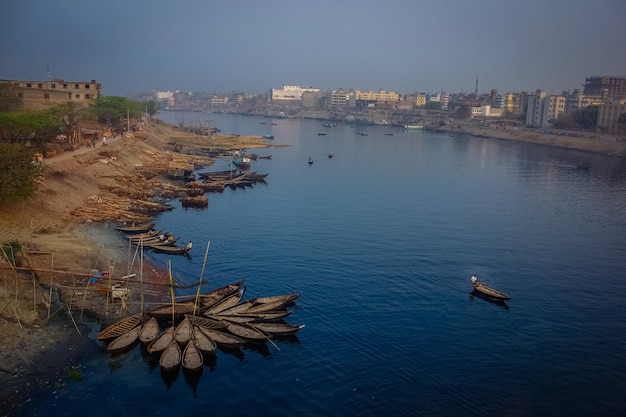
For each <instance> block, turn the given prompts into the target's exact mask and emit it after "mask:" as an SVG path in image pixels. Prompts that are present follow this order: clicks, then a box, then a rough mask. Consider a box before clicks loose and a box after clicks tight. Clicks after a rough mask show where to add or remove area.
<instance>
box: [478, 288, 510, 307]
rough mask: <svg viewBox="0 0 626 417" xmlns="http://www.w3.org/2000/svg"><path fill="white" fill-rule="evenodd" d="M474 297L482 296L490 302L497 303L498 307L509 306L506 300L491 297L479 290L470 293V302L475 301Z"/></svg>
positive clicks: (481, 297)
mask: <svg viewBox="0 0 626 417" xmlns="http://www.w3.org/2000/svg"><path fill="white" fill-rule="evenodd" d="M474 298H480V299H481V300H483V301H486V302H488V303H490V304H494V305H497V306H498V307H502V308H503V309H504V310H508V309H509V306H508V305H507V304H506V303H505V302H504V300H499V299H497V298H493V297H489V296H488V295H485V294H483V293H481V292H479V291H476V290H473V291H472V292H471V293H470V302H473V301H474Z"/></svg>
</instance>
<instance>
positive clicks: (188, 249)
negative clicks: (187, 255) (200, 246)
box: [185, 240, 193, 252]
mask: <svg viewBox="0 0 626 417" xmlns="http://www.w3.org/2000/svg"><path fill="white" fill-rule="evenodd" d="M192 246H193V245H192V244H191V240H190V241H189V243H187V246H185V252H189V251H190V250H191V247H192Z"/></svg>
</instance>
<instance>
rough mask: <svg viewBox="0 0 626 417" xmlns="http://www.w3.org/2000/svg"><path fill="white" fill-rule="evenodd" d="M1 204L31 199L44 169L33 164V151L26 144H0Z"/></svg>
mask: <svg viewBox="0 0 626 417" xmlns="http://www.w3.org/2000/svg"><path fill="white" fill-rule="evenodd" d="M0 165H1V166H2V169H0V202H3V203H6V202H15V201H19V200H24V199H26V198H28V197H30V196H31V195H32V194H33V193H34V192H35V190H36V189H37V184H36V180H37V178H38V177H39V176H40V175H41V174H42V172H43V167H41V166H40V165H38V164H34V163H33V150H32V148H29V147H27V146H26V145H25V144H24V143H0Z"/></svg>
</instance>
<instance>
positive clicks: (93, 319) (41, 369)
mask: <svg viewBox="0 0 626 417" xmlns="http://www.w3.org/2000/svg"><path fill="white" fill-rule="evenodd" d="M449 129H450V133H451V134H454V133H455V132H465V133H470V134H475V135H480V136H486V137H494V138H501V139H507V140H517V141H527V142H532V143H537V144H541V145H546V146H558V147H562V148H570V149H579V150H584V151H590V152H598V153H603V154H611V155H615V156H620V157H624V156H626V143H625V142H617V141H614V142H613V141H606V140H601V139H590V138H579V137H569V136H557V135H542V134H538V133H535V132H528V131H523V130H507V129H500V128H498V129H495V128H487V127H483V126H481V125H478V124H475V123H472V122H466V123H462V124H455V125H454V126H452V127H449ZM176 143H184V144H187V145H189V146H200V145H201V146H204V147H221V148H259V147H265V146H267V143H266V142H265V141H264V140H263V139H262V138H254V137H234V136H219V137H214V138H211V139H209V138H207V137H199V136H196V135H193V134H188V133H185V132H181V131H178V130H177V129H175V128H174V127H172V126H170V125H166V124H165V123H162V122H159V121H153V122H151V123H150V124H149V125H147V126H145V127H144V129H143V131H142V132H141V133H140V134H138V135H137V136H136V137H118V138H116V139H113V140H109V142H108V144H107V145H106V146H103V145H102V144H101V143H98V144H97V146H96V148H91V147H84V148H80V149H77V150H76V151H74V152H67V153H63V154H60V155H57V156H54V157H51V158H48V159H46V160H45V161H44V163H45V164H46V165H47V167H48V175H47V176H46V178H45V179H43V180H42V181H41V183H40V184H39V188H38V191H37V193H36V195H35V196H34V197H33V198H32V199H30V200H29V201H26V202H23V203H20V204H16V205H8V206H0V211H1V213H2V216H0V242H1V243H7V242H12V241H17V242H19V243H20V244H21V245H22V252H21V253H19V254H17V258H19V265H20V266H22V267H24V268H25V269H28V268H30V269H32V270H35V271H37V272H36V274H32V273H31V272H27V271H14V270H12V269H11V266H10V265H9V263H8V262H6V260H5V259H3V260H2V261H0V363H1V365H0V395H1V397H2V402H1V408H0V415H7V414H9V413H10V411H11V410H12V409H14V407H15V406H16V405H17V404H21V403H23V402H24V401H27V400H28V397H29V393H31V392H32V391H33V390H36V389H38V388H40V387H42V386H55V387H57V386H58V387H62V384H63V374H64V372H65V370H66V369H68V367H71V366H72V365H74V364H75V363H77V361H78V359H79V358H80V356H81V355H82V354H83V353H84V352H85V351H89V350H94V349H99V348H100V347H99V344H98V343H97V342H96V341H95V340H94V337H93V335H94V332H96V331H97V330H99V329H100V325H101V324H107V323H109V322H113V321H116V320H117V319H119V318H120V317H123V316H124V315H126V314H128V313H129V311H128V310H130V309H132V308H133V306H132V305H131V306H130V307H129V309H127V310H125V311H124V308H123V306H122V305H121V303H119V302H117V303H115V304H110V303H108V301H107V300H108V298H107V297H106V295H104V294H106V290H105V291H104V292H102V291H100V292H99V291H97V289H96V290H94V289H93V288H92V289H91V290H89V291H85V288H87V289H88V288H89V287H85V286H87V283H88V281H89V277H90V276H91V271H92V270H93V269H96V270H99V271H109V269H111V266H115V273H113V272H112V271H109V272H112V275H114V276H116V277H119V276H121V275H122V271H124V272H127V271H128V269H129V268H128V267H127V265H126V263H127V259H126V258H127V255H128V254H127V253H126V252H124V251H120V250H119V245H117V246H116V245H111V242H110V241H109V240H110V239H115V238H114V237H112V236H113V234H111V235H106V234H104V235H103V236H102V237H100V238H95V237H94V236H93V235H91V234H90V233H88V232H87V230H88V229H87V228H88V227H89V225H91V224H94V223H101V222H106V221H109V222H112V223H115V222H118V221H122V220H124V219H126V220H129V221H130V220H131V219H130V218H128V216H131V214H129V213H132V210H130V211H129V210H128V209H127V208H128V207H131V208H132V207H133V205H132V204H133V203H136V200H137V198H138V197H137V196H136V195H134V194H132V193H130V191H128V194H129V195H130V196H131V197H120V196H119V195H118V194H115V193H114V192H113V191H114V190H117V191H119V189H120V187H122V188H123V187H130V186H129V185H128V184H129V183H133V182H135V180H134V179H133V178H135V177H134V175H135V174H136V167H137V166H139V165H141V166H142V167H148V166H151V167H157V166H160V167H167V166H171V165H172V164H174V163H177V162H180V160H179V157H180V154H177V153H176V152H175V151H174V144H176ZM151 181H153V182H150V183H146V184H148V185H145V184H144V186H145V187H148V188H149V187H156V183H157V182H158V179H157V180H151ZM111 202H115V206H116V210H111V205H112V204H111ZM126 203H127V204H128V207H126V206H125V204H126ZM138 218H140V217H138ZM135 268H136V266H135ZM134 271H136V269H135V270H134ZM143 276H144V279H145V281H146V282H150V283H151V284H152V285H153V287H152V289H151V291H152V294H153V295H152V296H153V297H155V299H158V298H159V297H161V296H162V295H163V294H167V289H166V288H167V287H165V285H164V284H165V283H166V281H167V277H166V273H165V271H163V270H162V268H159V267H158V266H155V265H147V266H146V267H145V268H144V271H143ZM50 283H51V284H52V286H53V287H54V288H55V289H56V291H55V292H54V294H58V296H59V298H60V300H58V301H55V300H54V297H53V299H52V302H50V300H51V298H50V294H51V292H50V291H49V284H50ZM107 285H108V284H107ZM107 288H108V286H107ZM77 289H78V290H77ZM79 290H80V291H79Z"/></svg>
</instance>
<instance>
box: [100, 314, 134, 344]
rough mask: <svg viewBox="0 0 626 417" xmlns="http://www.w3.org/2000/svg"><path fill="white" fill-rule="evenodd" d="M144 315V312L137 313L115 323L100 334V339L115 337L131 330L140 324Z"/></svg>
mask: <svg viewBox="0 0 626 417" xmlns="http://www.w3.org/2000/svg"><path fill="white" fill-rule="evenodd" d="M142 317H143V314H141V313H137V314H133V315H132V316H128V317H125V318H123V319H121V320H120V321H118V322H116V323H113V324H112V325H110V326H108V327H107V328H105V329H104V330H102V331H101V332H100V333H99V334H98V340H108V339H114V338H116V337H119V336H121V335H123V334H125V333H127V332H129V331H130V330H132V329H134V328H135V327H136V326H137V325H139V323H140V322H141V318H142Z"/></svg>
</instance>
